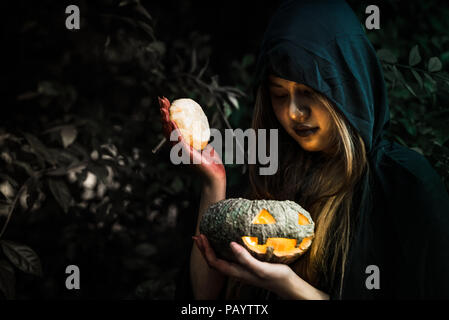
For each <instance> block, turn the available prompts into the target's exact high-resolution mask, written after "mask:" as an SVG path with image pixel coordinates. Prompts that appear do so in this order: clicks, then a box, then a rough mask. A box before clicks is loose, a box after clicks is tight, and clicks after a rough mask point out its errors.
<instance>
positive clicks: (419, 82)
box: [411, 69, 424, 89]
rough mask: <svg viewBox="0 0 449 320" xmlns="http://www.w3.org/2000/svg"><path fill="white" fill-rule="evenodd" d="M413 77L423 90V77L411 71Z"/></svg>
mask: <svg viewBox="0 0 449 320" xmlns="http://www.w3.org/2000/svg"><path fill="white" fill-rule="evenodd" d="M411 71H412V73H413V76H414V77H415V79H416V81H418V84H419V87H420V88H421V89H422V88H423V87H424V83H423V80H422V78H421V76H420V75H419V73H418V72H417V71H415V70H413V69H411Z"/></svg>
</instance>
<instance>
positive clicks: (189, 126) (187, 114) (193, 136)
mask: <svg viewBox="0 0 449 320" xmlns="http://www.w3.org/2000/svg"><path fill="white" fill-rule="evenodd" d="M170 120H172V121H174V122H176V125H177V126H178V128H179V130H180V131H181V135H182V137H183V138H184V140H185V141H186V143H188V144H190V145H191V146H192V147H194V148H195V149H197V150H203V149H204V148H205V147H206V145H207V143H208V142H209V139H210V128H209V121H208V120H207V116H206V115H205V114H204V111H203V109H202V108H201V106H200V105H199V104H198V103H196V102H195V101H194V100H192V99H188V98H183V99H177V100H175V101H173V102H172V104H171V106H170Z"/></svg>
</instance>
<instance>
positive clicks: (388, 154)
mask: <svg viewBox="0 0 449 320" xmlns="http://www.w3.org/2000/svg"><path fill="white" fill-rule="evenodd" d="M257 61H258V62H257V68H256V74H255V78H254V90H256V89H257V87H258V85H259V84H260V83H261V81H263V80H264V79H265V78H266V77H267V76H268V74H269V73H270V72H271V73H273V72H274V73H275V74H276V75H277V76H279V77H281V78H284V79H287V80H290V81H295V82H298V83H302V84H305V85H307V86H309V87H311V88H313V89H315V90H316V91H318V92H321V93H322V94H324V95H325V96H326V97H327V98H328V99H329V100H330V101H331V102H332V103H333V105H334V106H335V107H336V108H338V110H339V111H340V112H341V113H342V114H343V115H344V116H345V118H346V119H347V121H348V122H349V124H350V125H351V126H352V127H353V128H354V129H355V130H356V131H357V132H358V133H359V134H360V136H361V137H362V138H363V141H364V143H365V147H366V152H367V158H368V165H369V170H368V174H366V175H365V176H364V178H363V179H362V181H361V183H360V190H357V193H358V194H359V196H358V197H357V199H358V200H357V203H354V206H353V208H354V209H353V214H354V215H355V216H356V217H357V218H356V222H355V229H354V230H353V234H352V238H351V243H350V249H349V255H348V259H347V264H346V271H345V276H344V281H343V285H342V287H341V290H340V286H339V285H337V284H334V285H331V286H329V287H328V288H326V290H327V293H328V294H329V295H330V297H331V299H407V298H412V299H420V298H427V299H429V298H444V299H449V196H448V193H447V190H446V188H445V186H444V184H443V182H442V180H441V179H440V177H439V176H438V174H437V173H436V172H435V170H434V169H433V168H432V166H431V165H430V164H429V162H428V161H427V160H426V159H425V158H424V157H423V156H422V155H421V154H419V153H417V152H415V151H413V150H411V149H408V148H406V147H403V146H401V145H399V144H397V143H394V142H389V141H387V140H386V139H385V138H384V133H385V131H386V130H388V127H389V116H390V113H389V108H388V101H387V92H386V87H385V82H384V78H383V72H382V66H381V65H380V63H379V60H378V58H377V56H376V52H375V50H374V48H373V46H372V45H371V43H370V42H369V40H368V39H367V37H366V35H365V33H364V31H363V28H362V26H361V24H360V22H359V21H358V19H357V17H356V16H355V14H354V12H353V11H352V10H351V8H350V7H349V6H348V5H347V4H346V3H345V2H344V1H339V0H312V1H295V0H287V1H282V2H281V4H280V5H279V7H278V9H277V11H276V12H275V13H274V15H273V16H272V19H271V22H270V24H269V25H268V28H267V30H266V32H265V35H264V38H263V41H262V44H261V48H260V53H259V57H258V60H257ZM187 274H188V273H187ZM376 278H377V280H379V281H378V282H376ZM376 284H379V286H378V287H377V286H375V285H376ZM373 285H374V288H373Z"/></svg>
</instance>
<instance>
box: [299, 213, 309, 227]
mask: <svg viewBox="0 0 449 320" xmlns="http://www.w3.org/2000/svg"><path fill="white" fill-rule="evenodd" d="M298 216H299V218H298V224H299V225H301V226H305V225H308V224H310V222H309V219H307V218H306V217H305V216H304V215H302V214H301V213H298Z"/></svg>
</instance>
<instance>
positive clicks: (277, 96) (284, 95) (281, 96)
mask: <svg viewBox="0 0 449 320" xmlns="http://www.w3.org/2000/svg"><path fill="white" fill-rule="evenodd" d="M287 96H288V95H287V94H282V95H278V94H273V98H276V99H283V98H287Z"/></svg>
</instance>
